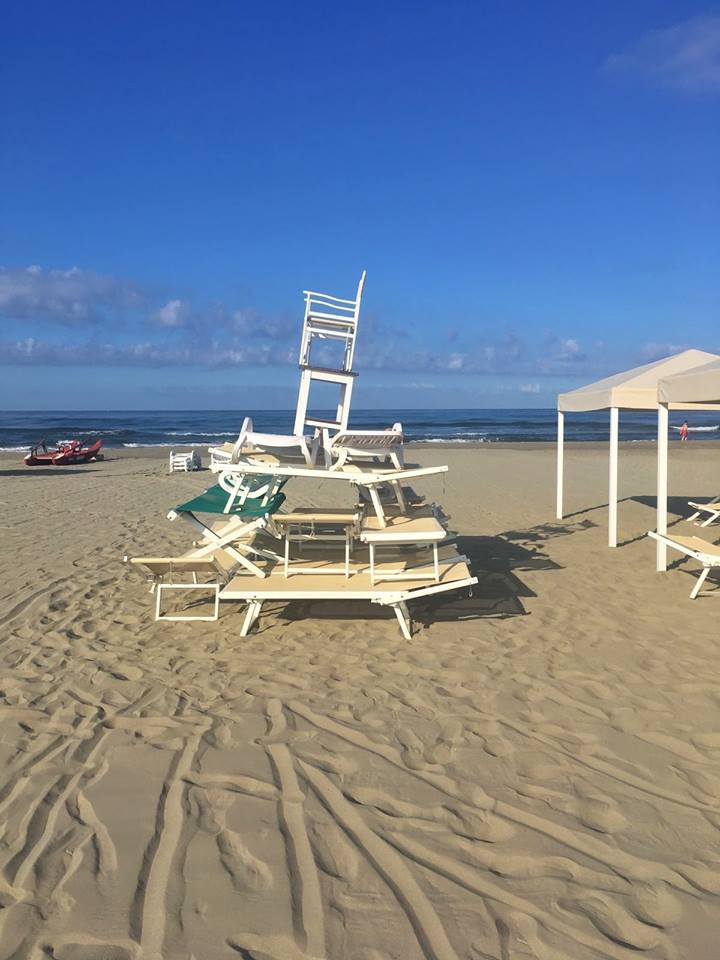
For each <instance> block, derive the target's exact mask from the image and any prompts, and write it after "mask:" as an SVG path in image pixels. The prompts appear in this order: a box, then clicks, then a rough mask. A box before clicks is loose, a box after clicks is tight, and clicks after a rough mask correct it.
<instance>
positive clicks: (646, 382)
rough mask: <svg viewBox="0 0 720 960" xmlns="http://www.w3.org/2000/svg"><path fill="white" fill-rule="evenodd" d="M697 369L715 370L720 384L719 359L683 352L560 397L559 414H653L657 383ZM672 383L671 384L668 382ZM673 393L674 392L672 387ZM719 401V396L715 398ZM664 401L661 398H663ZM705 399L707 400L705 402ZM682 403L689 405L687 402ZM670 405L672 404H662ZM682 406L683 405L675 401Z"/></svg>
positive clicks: (697, 351) (695, 352)
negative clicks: (616, 410) (617, 411)
mask: <svg viewBox="0 0 720 960" xmlns="http://www.w3.org/2000/svg"><path fill="white" fill-rule="evenodd" d="M697 367H704V368H705V369H708V368H709V367H714V368H715V371H716V372H715V383H716V385H717V384H720V356H718V355H717V354H716V353H707V352H706V351H705V350H683V352H682V353H676V354H675V355H674V356H672V357H665V358H664V359H663V360H654V361H653V362H652V363H646V364H644V365H643V366H642V367H635V368H634V369H632V370H626V371H625V372H624V373H616V374H615V375H614V376H612V377H605V379H604V380H596V381H595V383H589V384H588V385H587V386H586V387H579V388H578V389H577V390H571V391H570V392H569V393H561V394H560V395H559V396H558V410H562V411H564V412H571V413H572V412H575V413H578V412H581V411H585V410H607V409H608V408H609V407H620V408H622V409H626V410H654V409H655V408H656V407H657V404H658V383H659V381H660V380H665V378H673V379H677V377H676V375H679V374H682V375H687V372H688V371H690V370H693V369H694V368H697ZM668 382H669V381H668ZM673 389H675V388H674V387H673ZM715 397H716V398H717V393H716V394H715ZM661 399H662V398H661ZM704 399H705V398H704ZM683 401H685V402H688V401H687V400H686V398H683ZM663 402H671V401H663ZM674 402H682V401H674Z"/></svg>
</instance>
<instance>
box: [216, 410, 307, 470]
mask: <svg viewBox="0 0 720 960" xmlns="http://www.w3.org/2000/svg"><path fill="white" fill-rule="evenodd" d="M288 450H289V451H291V452H292V451H294V452H295V454H296V455H297V456H301V457H302V458H303V460H304V461H305V463H306V464H307V466H310V467H311V466H313V465H314V463H315V456H316V452H317V444H316V443H315V442H314V441H313V440H312V439H311V438H309V437H306V436H303V435H299V434H282V433H258V432H257V431H256V430H255V428H254V426H253V422H252V419H251V418H250V417H245V419H244V420H243V423H242V426H241V428H240V433H239V434H238V438H237V440H236V441H235V443H234V444H229V443H224V444H223V445H222V446H221V447H210V448H209V449H208V453H209V454H210V469H211V470H212V471H213V473H219V472H220V471H221V470H224V469H225V468H226V467H227V466H228V465H229V464H234V463H237V462H238V460H239V459H240V456H241V455H242V454H243V453H250V452H255V453H267V452H271V451H282V452H285V451H288Z"/></svg>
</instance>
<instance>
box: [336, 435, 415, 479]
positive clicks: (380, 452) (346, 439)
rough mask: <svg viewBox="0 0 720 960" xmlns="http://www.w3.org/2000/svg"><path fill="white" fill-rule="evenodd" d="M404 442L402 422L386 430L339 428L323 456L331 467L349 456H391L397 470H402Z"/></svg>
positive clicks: (388, 458) (371, 457)
mask: <svg viewBox="0 0 720 960" xmlns="http://www.w3.org/2000/svg"><path fill="white" fill-rule="evenodd" d="M403 442H404V441H403V430H402V424H401V423H394V424H393V425H392V427H390V428H389V429H387V430H341V431H340V433H336V434H335V436H334V437H332V439H331V440H330V442H329V444H328V447H327V449H326V459H327V460H329V462H328V466H329V467H330V469H331V470H338V469H340V467H342V465H343V464H344V463H346V462H347V461H348V460H350V461H353V460H381V461H383V460H390V462H391V463H392V465H393V466H394V467H395V469H396V470H402V468H403V467H404V465H405V459H404V455H403Z"/></svg>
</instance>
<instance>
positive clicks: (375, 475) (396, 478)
mask: <svg viewBox="0 0 720 960" xmlns="http://www.w3.org/2000/svg"><path fill="white" fill-rule="evenodd" d="M447 470H448V468H447V465H443V466H437V467H410V468H407V469H404V470H391V469H388V470H382V469H379V468H375V469H374V470H368V471H363V470H361V469H360V468H359V467H356V466H355V465H352V464H345V465H344V466H343V467H342V468H340V469H337V470H330V469H329V468H327V467H320V466H316V467H313V468H308V467H300V466H295V465H292V464H288V463H260V462H254V463H253V462H252V461H250V460H247V459H243V460H242V461H238V463H234V464H230V465H229V466H228V467H227V468H226V470H225V471H224V472H226V473H230V474H232V473H239V474H244V473H247V474H253V473H255V474H257V473H268V474H272V475H273V476H282V477H308V478H310V479H313V480H340V481H344V482H345V483H351V484H354V485H355V486H357V487H364V488H365V490H366V491H367V493H368V496H369V498H370V501H371V503H372V505H373V508H374V510H375V513H376V515H377V518H378V521H379V522H380V525H381V526H382V527H384V526H386V524H387V519H386V517H385V511H384V509H383V504H382V501H381V499H380V495H379V493H378V487H380V486H382V485H383V484H388V485H390V488H391V489H392V490H393V491H394V493H395V496H396V498H397V500H398V504H399V506H400V508H401V509H402V510H403V511H405V510H407V504H406V502H405V497H404V494H403V491H402V484H403V483H404V482H406V481H407V480H415V479H419V478H420V477H430V476H434V475H436V474H440V473H447Z"/></svg>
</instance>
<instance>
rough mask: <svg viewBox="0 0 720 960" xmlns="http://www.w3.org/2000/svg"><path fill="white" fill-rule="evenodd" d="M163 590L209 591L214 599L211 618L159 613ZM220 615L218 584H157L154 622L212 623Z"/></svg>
mask: <svg viewBox="0 0 720 960" xmlns="http://www.w3.org/2000/svg"><path fill="white" fill-rule="evenodd" d="M163 590H209V591H210V592H211V593H212V594H213V597H214V612H213V615H212V616H211V617H205V616H200V617H198V616H192V617H188V616H181V615H180V614H163V613H161V612H160V611H161V603H162V591H163ZM219 615H220V584H218V583H163V582H162V581H161V582H159V583H157V585H156V590H155V619H156V620H175V621H181V622H191V621H193V620H195V621H201V620H202V621H206V622H209V623H212V622H214V621H215V620H217V619H218V617H219Z"/></svg>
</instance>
